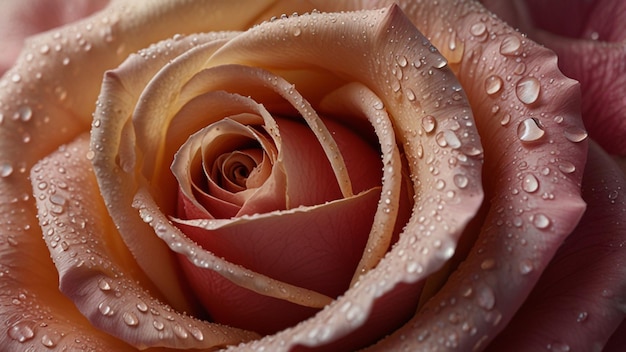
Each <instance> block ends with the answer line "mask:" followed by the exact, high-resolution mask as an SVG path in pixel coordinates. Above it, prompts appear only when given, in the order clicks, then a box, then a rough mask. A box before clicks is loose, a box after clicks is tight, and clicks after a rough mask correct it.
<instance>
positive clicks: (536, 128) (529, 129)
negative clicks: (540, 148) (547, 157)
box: [517, 118, 545, 142]
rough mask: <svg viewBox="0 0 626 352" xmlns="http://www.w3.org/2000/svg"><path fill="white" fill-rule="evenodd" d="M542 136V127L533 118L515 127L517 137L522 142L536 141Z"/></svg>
mask: <svg viewBox="0 0 626 352" xmlns="http://www.w3.org/2000/svg"><path fill="white" fill-rule="evenodd" d="M544 134H545V131H544V130H543V126H541V123H540V122H539V120H537V119H535V118H529V119H526V120H524V121H522V122H520V124H519V125H518V126H517V136H518V137H519V139H520V140H521V141H522V142H535V141H538V140H539V139H541V137H543V135H544Z"/></svg>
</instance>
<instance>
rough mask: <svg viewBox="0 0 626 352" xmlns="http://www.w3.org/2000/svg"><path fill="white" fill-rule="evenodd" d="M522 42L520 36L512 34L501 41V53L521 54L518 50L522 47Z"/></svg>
mask: <svg viewBox="0 0 626 352" xmlns="http://www.w3.org/2000/svg"><path fill="white" fill-rule="evenodd" d="M521 46H522V42H521V41H520V40H519V38H518V37H516V36H514V35H510V36H508V37H506V38H504V39H503V40H502V43H500V54H502V55H509V56H511V55H519V52H518V50H519V49H520V48H521Z"/></svg>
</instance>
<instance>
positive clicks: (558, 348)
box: [547, 342, 570, 352]
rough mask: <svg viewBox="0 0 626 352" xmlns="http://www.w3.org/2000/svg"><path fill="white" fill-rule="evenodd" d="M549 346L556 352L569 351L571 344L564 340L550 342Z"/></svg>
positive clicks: (549, 348)
mask: <svg viewBox="0 0 626 352" xmlns="http://www.w3.org/2000/svg"><path fill="white" fill-rule="evenodd" d="M547 348H548V350H550V351H555V352H569V350H570V347H569V345H568V344H566V343H563V342H553V343H550V344H548V346H547Z"/></svg>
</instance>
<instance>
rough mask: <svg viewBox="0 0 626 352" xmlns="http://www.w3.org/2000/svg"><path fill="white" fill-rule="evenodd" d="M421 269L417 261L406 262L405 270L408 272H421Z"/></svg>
mask: <svg viewBox="0 0 626 352" xmlns="http://www.w3.org/2000/svg"><path fill="white" fill-rule="evenodd" d="M422 271H424V269H423V268H422V266H421V265H420V264H419V263H418V262H409V263H407V264H406V272H407V273H409V274H414V273H421V272H422Z"/></svg>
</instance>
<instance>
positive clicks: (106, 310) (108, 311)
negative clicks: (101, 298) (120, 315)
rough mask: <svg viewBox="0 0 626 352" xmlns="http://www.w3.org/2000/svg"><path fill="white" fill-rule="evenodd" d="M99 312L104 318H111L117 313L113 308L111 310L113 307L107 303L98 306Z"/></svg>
mask: <svg viewBox="0 0 626 352" xmlns="http://www.w3.org/2000/svg"><path fill="white" fill-rule="evenodd" d="M98 310H99V311H100V313H101V314H102V315H104V316H111V315H113V314H115V312H114V311H113V308H111V306H110V305H108V304H106V303H105V302H102V303H100V304H98Z"/></svg>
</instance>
